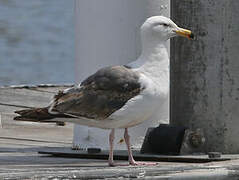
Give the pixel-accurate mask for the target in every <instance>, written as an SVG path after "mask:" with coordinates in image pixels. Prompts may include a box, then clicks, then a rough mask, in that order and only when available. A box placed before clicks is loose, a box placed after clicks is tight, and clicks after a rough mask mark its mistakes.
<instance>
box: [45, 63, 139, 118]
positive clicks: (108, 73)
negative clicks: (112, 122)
mask: <svg viewBox="0 0 239 180" xmlns="http://www.w3.org/2000/svg"><path fill="white" fill-rule="evenodd" d="M138 80H139V74H138V73H136V72H134V71H132V70H131V69H130V68H128V67H127V66H113V67H106V68H103V69H100V70H99V71H97V72H96V73H95V74H93V75H91V76H90V77H88V78H87V79H86V80H84V81H83V82H82V83H81V86H80V87H74V88H71V89H69V90H68V91H66V92H59V93H58V94H57V95H56V96H55V98H54V101H53V103H52V106H51V107H50V108H51V111H52V112H58V113H64V114H68V115H74V116H78V117H86V118H90V119H98V120H101V119H105V118H107V117H108V116H110V115H111V114H112V113H113V112H115V111H117V110H118V109H120V108H121V107H122V106H124V105H125V103H126V102H127V101H128V100H129V99H131V98H133V97H135V96H136V95H138V94H139V93H140V91H141V90H142V89H143V87H141V85H140V83H139V81H138Z"/></svg>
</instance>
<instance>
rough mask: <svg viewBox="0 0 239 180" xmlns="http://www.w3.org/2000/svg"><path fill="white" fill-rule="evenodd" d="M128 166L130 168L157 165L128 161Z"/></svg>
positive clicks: (154, 163)
mask: <svg viewBox="0 0 239 180" xmlns="http://www.w3.org/2000/svg"><path fill="white" fill-rule="evenodd" d="M129 164H130V165H131V166H155V165H157V164H158V163H156V162H137V161H134V160H133V161H129Z"/></svg>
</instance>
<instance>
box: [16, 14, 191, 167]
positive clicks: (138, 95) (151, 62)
mask: <svg viewBox="0 0 239 180" xmlns="http://www.w3.org/2000/svg"><path fill="white" fill-rule="evenodd" d="M177 35H180V36H184V37H187V38H189V39H192V38H193V34H192V33H191V31H189V30H186V29H182V28H179V27H178V26H177V25H176V24H175V23H174V22H173V21H172V20H170V19H169V18H166V17H163V16H154V17H150V18H148V19H147V20H146V21H145V22H144V24H143V25H142V26H141V40H142V53H141V55H140V57H139V58H138V59H137V60H136V61H134V62H132V63H130V64H127V65H125V66H110V67H105V68H102V69H100V70H98V71H97V72H96V73H95V74H93V75H91V76H89V77H88V78H87V79H86V80H84V81H83V82H82V83H81V84H80V85H79V86H77V87H73V88H69V89H66V90H64V91H59V92H58V94H56V95H55V96H54V98H53V99H52V101H51V102H50V105H49V106H47V107H44V108H35V109H26V110H21V111H16V113H18V114H20V116H17V117H15V118H14V119H15V120H23V121H37V122H58V121H63V122H72V123H77V124H81V125H86V126H92V127H98V128H104V129H111V132H110V135H109V145H110V150H109V159H108V163H109V165H110V166H116V165H117V164H115V163H114V161H113V142H114V134H115V129H116V128H124V129H125V133H124V139H125V143H126V145H127V149H128V155H129V164H130V165H149V164H155V163H149V162H147V163H146V162H136V161H135V160H134V158H133V155H132V151H131V145H130V137H129V134H128V128H129V127H132V126H136V125H138V124H140V123H142V122H143V121H145V120H147V119H148V118H149V117H150V116H151V115H152V114H153V113H154V112H155V111H157V110H158V108H159V104H160V102H162V101H163V99H164V98H165V97H166V96H167V93H168V87H169V84H168V83H169V59H168V53H167V50H166V41H167V40H168V39H169V38H171V37H174V36H177Z"/></svg>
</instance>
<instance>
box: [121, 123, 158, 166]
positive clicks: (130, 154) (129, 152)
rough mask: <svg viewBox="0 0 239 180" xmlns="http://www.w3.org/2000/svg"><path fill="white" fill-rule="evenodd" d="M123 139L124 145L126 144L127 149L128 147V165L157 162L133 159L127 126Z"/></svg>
mask: <svg viewBox="0 0 239 180" xmlns="http://www.w3.org/2000/svg"><path fill="white" fill-rule="evenodd" d="M124 139H125V143H126V146H127V149H128V154H129V164H130V165H134V166H137V165H156V164H157V163H154V162H136V161H135V160H134V157H133V154H132V150H131V144H130V136H129V133H128V128H125V131H124Z"/></svg>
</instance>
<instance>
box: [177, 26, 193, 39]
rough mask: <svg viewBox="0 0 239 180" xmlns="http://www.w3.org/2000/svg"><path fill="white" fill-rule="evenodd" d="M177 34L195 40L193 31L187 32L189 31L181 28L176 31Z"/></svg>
mask: <svg viewBox="0 0 239 180" xmlns="http://www.w3.org/2000/svg"><path fill="white" fill-rule="evenodd" d="M175 32H176V33H177V34H178V35H180V36H183V37H187V38H189V39H193V38H194V34H193V33H192V31H190V30H187V29H183V28H179V29H177V30H175Z"/></svg>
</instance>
